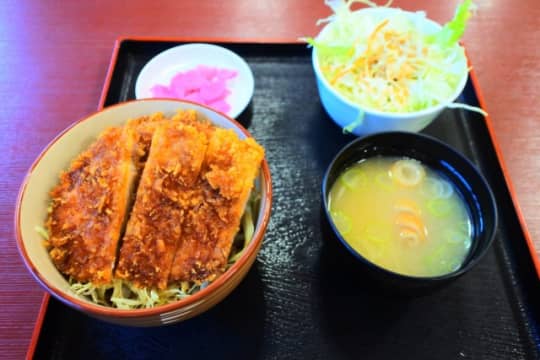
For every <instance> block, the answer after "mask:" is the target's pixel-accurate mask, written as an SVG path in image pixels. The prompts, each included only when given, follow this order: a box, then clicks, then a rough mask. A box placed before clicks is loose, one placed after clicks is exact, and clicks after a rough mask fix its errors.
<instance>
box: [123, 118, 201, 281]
mask: <svg viewBox="0 0 540 360" xmlns="http://www.w3.org/2000/svg"><path fill="white" fill-rule="evenodd" d="M207 144H208V140H207V138H206V136H205V135H204V133H202V132H199V131H197V130H196V129H195V128H194V127H192V126H189V125H184V124H182V123H177V122H165V123H162V124H160V125H159V126H158V127H157V129H156V130H155V132H154V135H153V137H152V145H151V149H150V154H149V156H148V160H147V161H146V164H145V166H144V171H143V174H142V176H141V180H140V183H139V187H138V190H137V197H136V200H135V204H134V205H133V210H132V212H131V216H130V218H129V221H128V224H127V228H126V233H125V235H124V238H123V240H122V241H123V242H122V247H121V249H120V256H119V261H118V265H117V269H116V276H117V277H119V278H121V279H125V280H129V281H131V282H132V283H133V284H134V285H135V286H137V287H141V288H142V287H148V288H156V287H157V288H159V289H164V288H166V287H167V280H168V277H169V272H170V269H171V264H172V261H173V257H174V254H175V251H176V247H177V242H178V240H179V239H180V237H181V235H182V226H181V225H182V219H183V216H184V213H185V211H186V210H185V209H186V207H187V206H188V205H190V204H191V202H190V201H191V193H192V192H193V191H194V187H195V186H196V183H197V180H198V178H199V172H200V170H201V166H202V163H203V160H204V156H205V153H206V148H207Z"/></svg>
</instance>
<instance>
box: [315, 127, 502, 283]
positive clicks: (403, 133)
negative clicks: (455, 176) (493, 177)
mask: <svg viewBox="0 0 540 360" xmlns="http://www.w3.org/2000/svg"><path fill="white" fill-rule="evenodd" d="M387 136H405V137H407V136H408V137H411V138H417V139H421V140H422V141H427V142H430V143H432V144H433V145H435V146H438V147H441V148H443V149H444V150H445V151H450V152H451V153H454V154H455V155H456V156H457V157H458V158H459V160H460V161H462V162H463V163H464V164H465V166H468V167H469V168H470V169H471V170H472V171H473V172H474V174H475V176H477V177H478V180H479V181H480V183H481V187H482V188H483V189H484V190H485V191H486V193H487V196H488V198H489V207H488V208H489V209H490V210H493V226H492V227H491V228H490V229H488V230H487V233H491V234H490V235H489V239H488V242H487V244H486V246H485V247H484V248H483V249H482V250H481V251H480V252H479V253H478V256H476V257H475V258H473V259H471V260H469V261H468V262H467V263H466V264H464V265H463V264H462V266H460V268H459V269H457V270H455V271H451V272H449V273H446V274H443V275H437V276H416V275H407V274H402V273H399V272H395V271H392V270H390V269H387V268H385V267H382V266H380V265H378V264H376V263H375V262H373V261H371V260H369V259H368V258H366V257H364V256H363V255H362V254H361V253H360V252H359V251H357V250H356V249H354V248H353V247H352V246H351V245H350V244H349V243H348V242H347V241H346V240H345V238H344V237H343V236H342V235H341V233H340V232H339V231H338V229H337V227H336V226H335V224H334V221H333V220H332V217H331V216H330V212H329V210H328V197H327V196H326V189H328V187H329V184H328V178H329V176H330V173H331V171H332V170H333V169H334V166H335V164H336V161H337V160H338V159H339V158H340V157H341V156H342V155H343V154H344V153H345V152H346V151H349V149H351V148H353V147H355V146H358V143H360V144H361V143H364V142H368V141H373V138H377V137H387ZM409 143H410V142H408V141H404V142H403V144H405V145H403V146H404V147H406V148H409V149H413V147H411V146H409V145H407V144H409ZM328 191H329V189H328ZM321 195H322V204H323V206H324V213H325V216H326V219H327V220H328V223H329V224H330V227H331V228H332V231H333V233H334V234H335V236H336V237H337V238H338V239H339V242H340V243H341V244H343V245H344V246H345V247H346V248H347V250H348V251H349V253H350V254H352V255H353V256H354V257H355V258H356V259H357V260H360V261H361V262H363V263H364V264H366V265H368V266H370V267H371V268H374V269H375V270H377V271H381V272H383V273H385V274H387V275H390V276H393V277H398V278H402V279H406V280H411V281H424V282H432V283H436V282H441V281H444V280H449V279H455V278H457V277H459V276H461V275H463V274H465V273H466V272H468V271H469V270H470V269H472V268H473V267H474V266H475V265H476V264H477V263H478V262H480V260H482V258H483V257H484V255H485V254H486V252H487V251H488V250H489V248H490V247H491V245H492V243H493V241H494V239H495V235H496V232H497V226H498V210H497V203H496V201H495V196H494V195H493V191H492V190H491V187H490V186H489V183H488V182H487V180H486V179H485V177H484V176H483V175H482V173H481V172H480V171H479V170H478V169H477V168H476V166H475V165H474V164H473V163H472V162H471V161H470V160H469V159H468V158H466V157H465V156H464V155H462V154H461V153H460V152H458V151H457V150H456V149H454V148H452V147H451V146H450V145H448V144H446V143H444V142H443V141H441V140H439V139H437V138H435V137H433V136H430V135H427V134H421V133H413V132H408V131H384V132H379V133H375V134H371V135H367V136H364V137H359V138H356V139H354V140H352V141H351V142H349V143H348V144H346V145H345V146H344V147H343V148H342V149H341V150H339V152H338V153H337V154H336V156H334V158H333V159H332V161H331V162H330V164H329V165H328V167H327V169H326V171H325V173H324V177H323V181H322V186H321ZM469 211H471V210H469Z"/></svg>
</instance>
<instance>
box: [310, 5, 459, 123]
mask: <svg viewBox="0 0 540 360" xmlns="http://www.w3.org/2000/svg"><path fill="white" fill-rule="evenodd" d="M370 12H383V13H384V12H387V13H398V12H400V13H404V14H406V16H415V15H418V13H419V12H418V11H407V10H403V9H400V8H392V7H388V8H386V7H369V8H362V9H358V10H355V11H353V13H355V14H361V13H370ZM420 13H421V12H420ZM423 20H424V21H425V22H426V23H428V24H431V25H434V26H436V27H438V28H439V29H440V28H442V25H441V24H439V23H438V22H436V21H433V20H431V19H429V18H428V17H424V18H423ZM331 25H332V22H329V23H328V24H326V25H325V26H324V27H323V28H322V29H321V31H320V32H319V33H318V34H317V37H319V36H320V35H321V34H322V33H323V32H324V31H328V30H327V29H329V27H331ZM457 46H459V47H461V48H462V49H463V50H464V52H463V56H464V57H465V63H466V65H467V68H466V71H465V73H464V74H463V76H462V77H461V79H460V80H459V83H458V85H457V87H456V89H455V91H454V92H453V93H452V95H451V96H450V97H448V99H446V100H445V101H444V102H440V103H439V104H436V105H432V106H430V107H427V108H425V109H422V110H417V111H411V112H391V111H381V110H377V109H374V108H371V107H368V106H364V105H361V104H357V103H355V102H353V101H351V100H349V99H347V98H346V97H345V96H343V95H342V94H341V93H340V92H339V91H337V90H336V89H335V88H334V87H333V86H332V85H331V84H330V83H329V82H328V80H327V79H326V77H325V76H324V74H323V73H322V71H321V69H320V66H319V59H318V56H317V49H316V48H315V47H313V49H312V52H311V63H312V66H313V70H314V71H315V75H316V78H317V80H319V81H320V82H321V83H322V84H323V85H324V87H325V88H326V89H328V91H330V92H331V93H332V94H333V95H334V96H336V97H337V98H338V99H339V100H340V101H342V102H343V103H345V104H346V105H348V106H350V107H352V108H354V109H356V110H359V111H363V112H365V113H369V114H373V115H376V116H381V117H389V118H390V117H391V118H395V119H407V118H412V117H414V118H416V117H419V116H424V115H428V114H433V113H436V112H439V111H442V110H444V109H445V108H446V107H447V106H448V105H449V104H451V103H453V102H454V101H455V100H456V99H457V98H458V97H459V95H460V94H461V93H462V92H463V89H465V86H466V85H467V81H468V79H469V66H470V65H469V59H468V58H467V54H466V53H465V48H464V47H463V46H462V45H461V44H459V43H458V44H457Z"/></svg>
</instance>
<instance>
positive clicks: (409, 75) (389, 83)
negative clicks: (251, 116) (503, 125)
mask: <svg viewBox="0 0 540 360" xmlns="http://www.w3.org/2000/svg"><path fill="white" fill-rule="evenodd" d="M325 3H326V4H327V5H328V6H329V7H330V8H331V9H332V10H333V12H334V13H333V15H331V16H330V17H329V18H327V19H322V20H319V22H318V24H319V23H328V25H327V26H326V27H325V28H324V29H323V31H321V33H320V34H319V36H317V38H316V39H313V38H306V39H304V40H305V41H307V42H308V43H309V44H310V45H312V46H313V47H314V48H315V49H316V51H317V60H318V62H319V65H320V69H321V71H322V74H323V76H324V77H325V79H326V80H327V81H328V83H329V84H330V85H331V86H332V87H333V88H335V89H336V90H337V91H338V92H339V93H340V94H341V95H342V96H344V97H345V98H346V99H348V100H349V101H351V102H353V103H355V104H358V105H361V106H362V107H364V108H365V109H370V110H376V111H381V112H389V113H410V112H415V111H420V110H424V109H427V108H430V107H432V106H436V105H439V104H441V103H446V102H448V100H449V99H451V98H452V96H453V95H454V94H455V92H456V90H457V88H458V86H459V85H460V82H461V81H462V79H463V77H464V76H465V74H466V73H467V72H468V68H467V59H466V56H465V52H464V49H463V47H462V46H460V45H459V43H458V41H459V39H460V38H461V37H462V35H463V33H464V31H465V27H466V25H467V21H468V19H469V18H470V17H471V15H472V12H473V10H474V8H475V7H474V4H473V3H472V0H465V1H463V2H462V3H461V4H460V5H459V6H458V7H457V10H456V13H455V16H454V18H453V19H452V20H451V21H450V22H448V23H447V24H445V25H444V26H442V28H439V27H438V26H435V25H434V24H433V23H430V21H429V20H428V19H427V18H426V15H425V13H424V12H416V13H410V12H405V11H402V10H400V9H397V8H388V6H389V5H390V3H388V4H386V5H385V6H381V7H378V6H377V5H376V4H374V3H373V2H371V1H368V0H326V1H325ZM353 3H362V4H365V5H368V6H370V7H372V8H375V9H378V10H381V11H361V12H357V11H356V12H355V11H352V10H351V5H352V4H353ZM383 10H387V11H383ZM448 107H462V108H467V109H470V110H475V111H478V112H481V113H484V112H483V111H482V110H481V109H478V108H475V107H471V106H468V105H465V104H450V105H448Z"/></svg>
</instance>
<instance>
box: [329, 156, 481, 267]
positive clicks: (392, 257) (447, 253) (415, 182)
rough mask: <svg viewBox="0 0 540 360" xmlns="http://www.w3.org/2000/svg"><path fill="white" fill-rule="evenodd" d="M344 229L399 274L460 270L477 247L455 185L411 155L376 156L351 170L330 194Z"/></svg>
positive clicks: (344, 233) (354, 244) (360, 247)
mask: <svg viewBox="0 0 540 360" xmlns="http://www.w3.org/2000/svg"><path fill="white" fill-rule="evenodd" d="M328 207H329V209H328V210H329V212H330V216H331V217H332V219H333V222H334V224H335V226H336V227H337V229H338V231H339V232H340V234H341V235H342V237H343V238H344V239H345V241H346V242H347V243H348V244H350V246H351V247H353V248H354V249H355V250H356V251H357V252H359V253H360V254H361V255H362V256H364V257H365V258H367V259H368V260H370V261H372V262H373V263H375V264H377V265H379V266H381V267H383V268H386V269H389V270H392V271H394V272H397V273H401V274H406V275H412V276H437V275H444V274H446V273H449V272H452V271H454V270H457V269H458V268H459V267H460V266H461V264H462V263H463V260H464V259H465V257H466V256H467V254H468V252H469V249H470V246H471V234H472V227H471V219H470V215H469V212H468V209H467V206H466V204H465V203H464V201H463V199H462V198H461V196H460V194H459V193H458V192H457V190H456V189H455V188H454V185H453V184H452V183H451V182H450V181H449V180H448V179H446V178H445V177H444V176H442V174H440V173H438V172H436V171H434V170H433V169H431V168H429V167H428V166H426V165H424V164H422V163H421V162H419V161H417V160H414V159H409V158H397V157H387V156H376V157H373V158H369V159H367V160H364V161H362V162H359V163H357V164H354V165H353V166H351V167H350V168H348V169H346V170H345V171H344V172H343V173H342V174H340V176H339V177H338V179H337V180H336V181H335V183H334V184H333V186H332V188H331V190H330V193H329V198H328Z"/></svg>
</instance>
